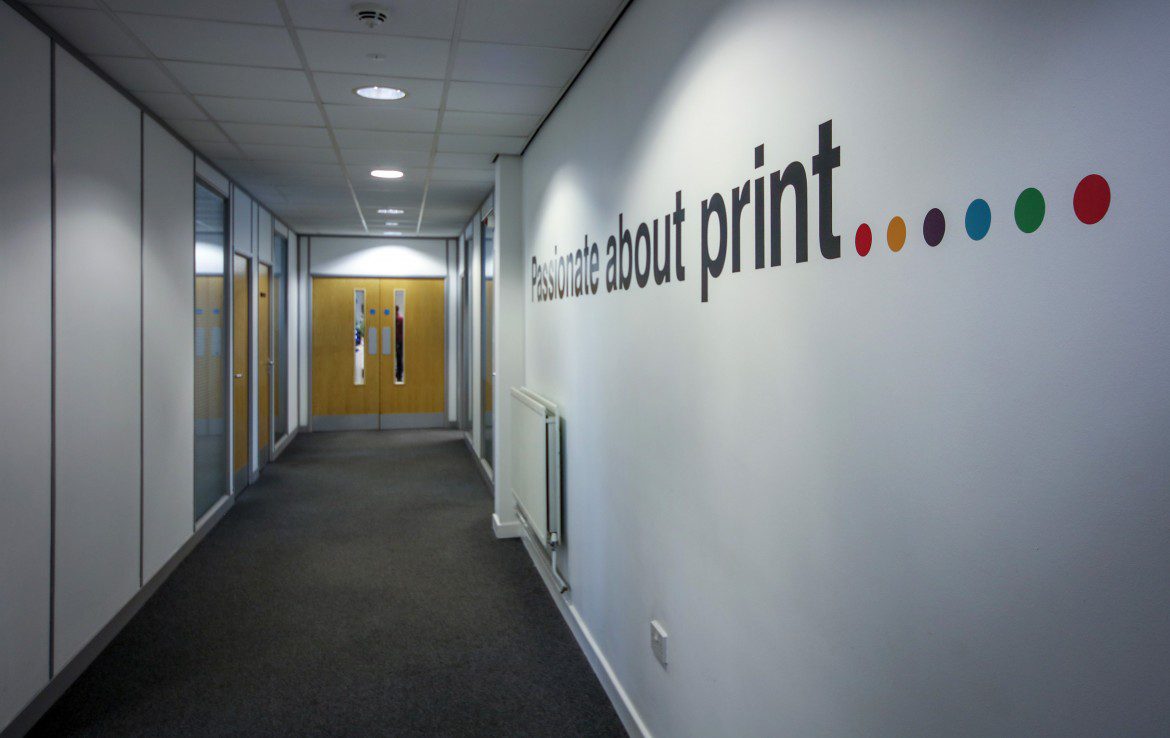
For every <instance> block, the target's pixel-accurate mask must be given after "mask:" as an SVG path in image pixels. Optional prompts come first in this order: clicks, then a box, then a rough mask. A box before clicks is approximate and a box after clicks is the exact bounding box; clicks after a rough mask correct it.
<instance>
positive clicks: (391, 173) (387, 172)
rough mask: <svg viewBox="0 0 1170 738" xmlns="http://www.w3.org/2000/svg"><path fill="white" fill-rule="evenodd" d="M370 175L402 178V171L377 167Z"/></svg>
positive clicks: (382, 177) (381, 177)
mask: <svg viewBox="0 0 1170 738" xmlns="http://www.w3.org/2000/svg"><path fill="white" fill-rule="evenodd" d="M370 176H371V177H377V178H378V179H402V172H400V171H399V170H397V169H375V170H374V171H372V172H370Z"/></svg>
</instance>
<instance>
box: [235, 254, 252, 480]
mask: <svg viewBox="0 0 1170 738" xmlns="http://www.w3.org/2000/svg"><path fill="white" fill-rule="evenodd" d="M232 266H233V268H232V478H233V489H236V490H240V489H242V488H243V487H244V486H246V485H247V483H248V432H249V430H250V427H249V423H248V387H249V372H248V339H249V335H248V324H249V320H248V304H249V302H248V296H249V292H250V290H249V284H248V277H249V268H248V267H249V265H248V260H247V259H246V258H244V257H243V256H239V255H235V256H234V257H233V260H232Z"/></svg>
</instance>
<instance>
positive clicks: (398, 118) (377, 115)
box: [325, 105, 439, 133]
mask: <svg viewBox="0 0 1170 738" xmlns="http://www.w3.org/2000/svg"><path fill="white" fill-rule="evenodd" d="M325 112H326V113H327V114H328V115H329V121H330V122H331V123H332V124H333V125H335V126H337V127H338V128H355V129H362V130H369V131H403V132H406V133H434V131H435V126H436V124H437V123H438V121H439V113H438V111H435V110H409V109H394V108H388V107H372V106H365V105H326V106H325Z"/></svg>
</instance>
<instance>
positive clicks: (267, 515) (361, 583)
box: [32, 431, 625, 736]
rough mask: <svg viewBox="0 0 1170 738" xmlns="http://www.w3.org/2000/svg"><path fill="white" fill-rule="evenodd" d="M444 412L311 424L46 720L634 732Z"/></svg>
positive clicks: (271, 728)
mask: <svg viewBox="0 0 1170 738" xmlns="http://www.w3.org/2000/svg"><path fill="white" fill-rule="evenodd" d="M491 511H492V503H491V497H490V495H489V493H488V492H487V490H486V489H485V487H484V484H483V482H482V481H481V479H480V477H479V473H478V471H477V469H476V468H475V462H474V461H473V459H472V458H471V455H470V454H469V453H468V451H467V449H466V447H465V446H464V444H463V440H462V438H461V437H460V436H458V435H457V434H455V433H453V432H447V431H397V432H383V433H377V432H370V433H329V434H324V433H318V434H312V435H304V436H301V437H299V438H298V439H296V440H295V441H294V442H293V444H292V446H290V447H289V449H288V450H287V451H286V452H285V454H284V455H282V456H281V458H280V459H279V460H278V461H277V462H275V463H273V464H270V465H269V466H268V467H267V468H266V469H265V470H264V473H263V475H262V477H261V479H260V481H259V482H257V483H256V484H255V485H254V486H253V487H252V488H250V489H249V490H247V491H245V493H244V494H243V495H242V496H241V497H240V499H239V501H238V502H237V504H236V506H235V508H234V509H232V510H231V511H230V512H229V513H228V514H227V516H226V517H225V518H224V519H223V520H222V521H221V522H220V524H219V525H218V526H217V527H216V528H215V530H213V531H211V533H210V534H209V535H208V537H207V538H206V539H205V540H204V541H203V542H202V543H201V544H200V545H199V546H198V547H197V548H196V549H195V550H194V551H193V552H192V553H191V555H190V556H188V558H187V559H186V561H184V562H183V563H182V565H180V567H179V568H178V569H177V570H176V571H175V573H174V574H173V575H172V576H171V578H170V579H169V580H168V581H167V582H166V583H165V584H163V586H162V587H161V588H160V589H159V591H158V592H157V593H156V594H155V596H154V597H153V598H151V599H150V601H149V602H147V603H146V604H145V606H144V607H143V608H142V610H141V611H140V612H139V613H138V615H136V616H135V617H134V619H133V620H132V621H131V622H130V623H129V624H128V625H127V626H126V628H125V629H124V630H123V631H122V633H120V634H119V635H118V637H117V638H116V639H115V640H114V642H113V643H112V644H110V646H109V648H107V649H106V650H105V651H104V652H103V653H102V654H101V655H100V656H99V657H98V659H97V660H96V661H95V662H94V663H93V665H92V666H90V668H89V669H88V670H87V671H86V672H85V673H84V674H83V675H82V676H81V678H80V679H79V680H78V681H77V682H76V683H75V684H74V685H73V686H72V687H71V688H70V689H69V691H68V692H66V694H65V695H64V696H63V697H62V698H61V700H60V701H58V703H57V704H56V705H54V706H53V708H52V709H51V710H50V711H49V712H48V713H47V714H46V715H45V717H44V718H43V719H42V720H41V721H40V722H39V723H38V724H37V725H36V727H35V728H34V730H33V732H32V735H38V736H60V735H104V736H131V735H157V736H188V735H189V736H208V735H281V736H286V735H359V736H360V735H435V736H517V735H533V736H607V735H620V736H624V735H625V731H624V730H623V729H622V726H621V723H620V721H619V720H618V717H617V715H616V713H615V712H614V710H613V707H612V706H611V705H610V703H609V701H608V699H607V698H606V695H605V693H604V691H603V690H602V687H601V685H600V683H599V682H598V681H597V678H596V676H595V675H594V674H593V672H592V670H591V669H590V667H589V664H588V663H587V662H586V660H585V657H584V655H583V654H582V653H581V651H580V650H579V648H578V647H577V644H576V642H575V641H574V640H573V636H572V633H570V631H569V629H568V626H567V625H566V624H565V622H564V621H563V620H562V619H561V616H560V614H559V613H558V612H557V609H556V605H555V604H554V603H553V601H552V600H551V598H550V597H549V594H548V591H547V590H546V589H545V587H544V585H543V584H542V582H541V580H540V576H539V574H538V573H537V572H536V570H535V569H534V568H533V565H532V562H531V561H530V560H529V558H528V556H527V554H526V553H525V551H524V549H523V546H522V544H521V543H520V542H519V541H516V540H508V541H500V540H496V539H495V537H494V536H493V535H492V531H491V523H490V518H491Z"/></svg>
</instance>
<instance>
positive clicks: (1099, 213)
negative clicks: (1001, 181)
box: [854, 174, 1111, 256]
mask: <svg viewBox="0 0 1170 738" xmlns="http://www.w3.org/2000/svg"><path fill="white" fill-rule="evenodd" d="M1110 197H1111V195H1110V191H1109V183H1108V182H1107V181H1106V180H1105V178H1104V177H1102V176H1101V175H1100V174H1090V175H1089V176H1087V177H1085V178H1084V179H1082V180H1081V181H1080V183H1079V184H1077V189H1076V191H1075V192H1074V193H1073V212H1074V213H1076V216H1077V219H1078V220H1080V221H1081V222H1082V223H1085V224H1087V225H1093V224H1094V223H1099V222H1101V219H1102V218H1104V217H1105V214H1106V213H1107V212H1109V201H1110ZM1044 213H1045V203H1044V195H1043V194H1041V193H1040V190H1038V189H1036V188H1035V187H1029V188H1028V189H1026V190H1024V191H1023V192H1021V193H1020V195H1019V197H1017V198H1016V208H1015V219H1016V227H1017V228H1019V229H1020V231H1022V232H1024V233H1035V232H1036V231H1037V230H1039V228H1040V225H1041V224H1042V223H1043V222H1044ZM963 226H964V228H965V229H966V231H967V236H968V237H969V238H970V239H971V240H972V241H981V240H982V239H983V237H984V236H986V235H987V233H988V231H990V230H991V206H990V205H988V204H987V201H986V200H984V199H982V198H977V199H975V200H972V201H971V204H970V205H968V206H967V213H966V217H965V218H964V220H963ZM946 231H947V219H946V216H944V215H943V212H942V211H941V210H939V209H938V208H931V209H930V211H929V212H927V214H926V217H925V218H923V219H922V238H923V239H924V240H925V241H926V243H927V245H929V246H938V245H939V244H940V243H942V240H943V236H944V235H945V234H946ZM854 243H855V246H856V248H857V253H858V255H860V256H866V255H867V254H869V250H870V248H871V247H872V246H873V231H872V230H870V227H869V224H868V223H862V224H861V225H859V226H858V227H857V233H856V235H855V237H854ZM886 243H887V244H888V245H889V247H890V251H893V252H895V253H896V252H898V251H901V250H902V247H903V246H905V245H906V221H905V220H903V219H902V218H901V217H900V216H895V217H894V218H892V219H891V220H890V223H889V225H888V226H887V227H886Z"/></svg>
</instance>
